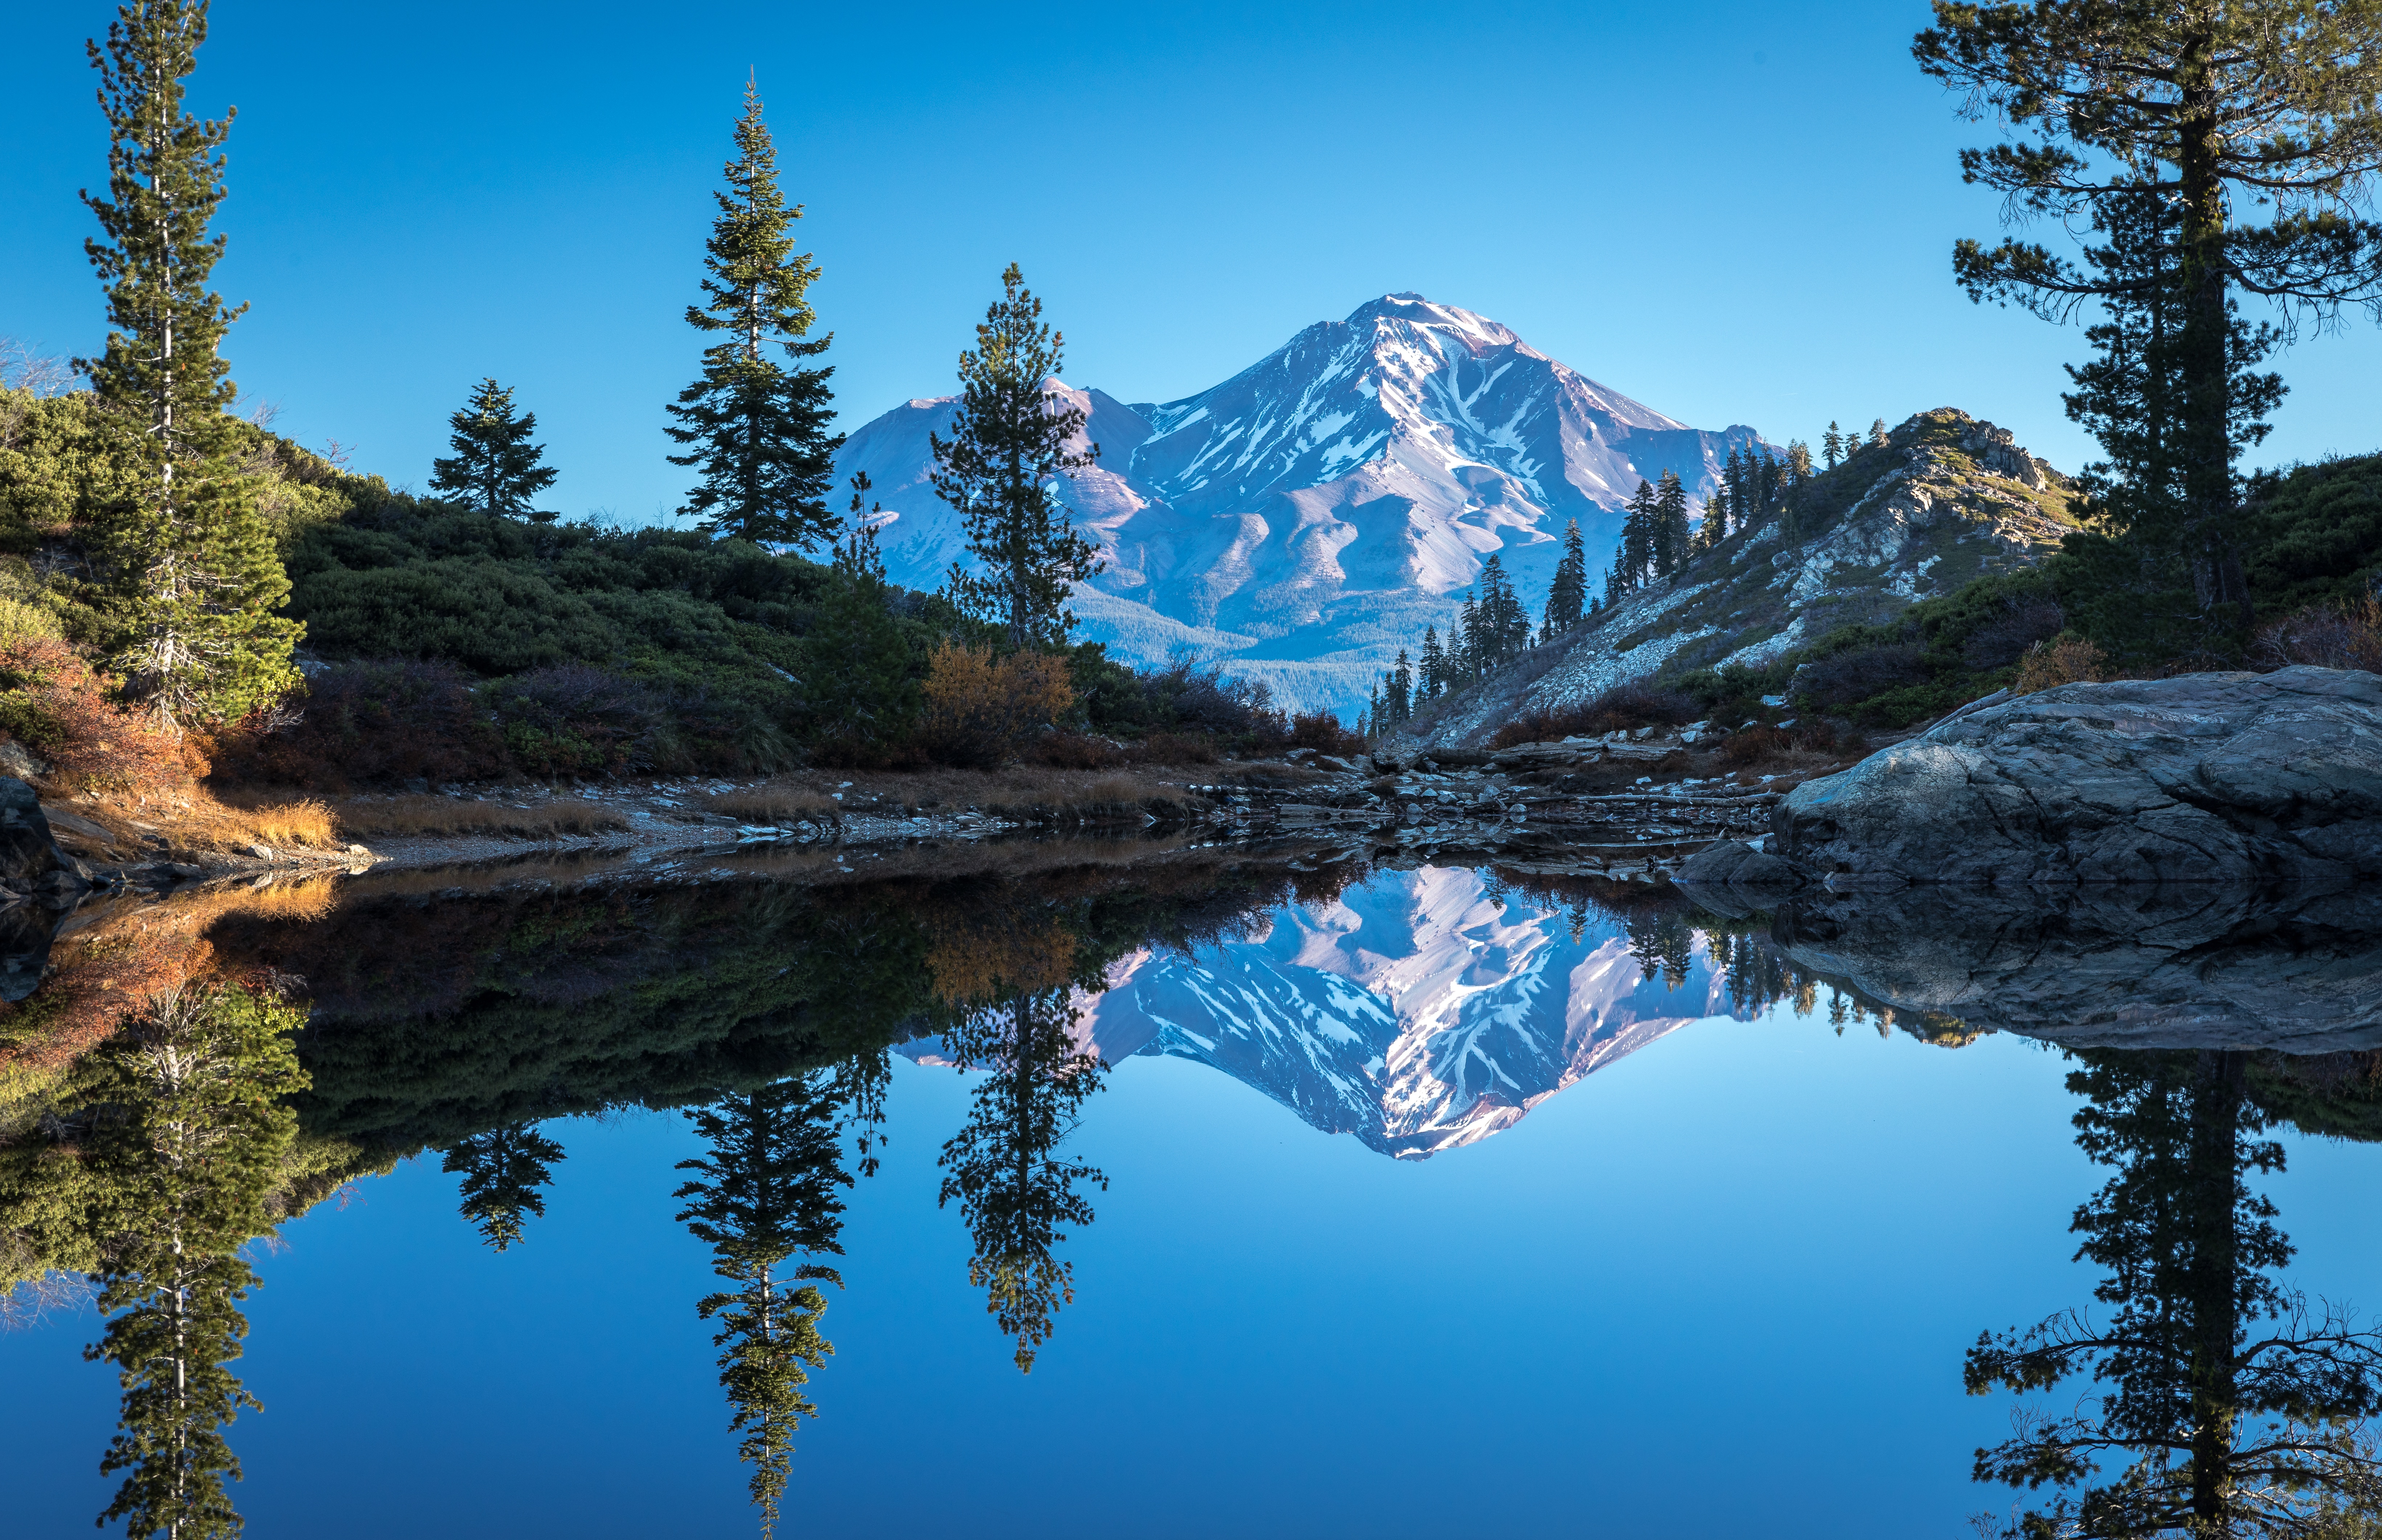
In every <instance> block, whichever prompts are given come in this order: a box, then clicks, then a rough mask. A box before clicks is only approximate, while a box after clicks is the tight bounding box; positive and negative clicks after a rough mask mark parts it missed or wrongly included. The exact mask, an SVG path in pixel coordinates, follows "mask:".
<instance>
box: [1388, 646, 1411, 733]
mask: <svg viewBox="0 0 2382 1540" xmlns="http://www.w3.org/2000/svg"><path fill="white" fill-rule="evenodd" d="M1382 684H1383V688H1382V691H1381V709H1382V710H1383V711H1385V712H1387V713H1388V715H1389V720H1390V722H1391V723H1392V725H1395V724H1397V723H1400V722H1403V721H1406V719H1407V718H1408V717H1410V716H1412V715H1413V714H1414V709H1413V708H1414V665H1413V664H1412V663H1410V662H1408V661H1407V660H1406V648H1404V647H1400V648H1398V660H1397V662H1396V663H1395V664H1394V665H1392V667H1391V669H1390V671H1389V674H1388V675H1387V677H1386V678H1384V679H1383V681H1382Z"/></svg>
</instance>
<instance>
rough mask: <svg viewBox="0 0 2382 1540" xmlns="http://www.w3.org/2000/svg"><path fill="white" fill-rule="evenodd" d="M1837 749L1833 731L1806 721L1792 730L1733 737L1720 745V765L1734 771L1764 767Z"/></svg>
mask: <svg viewBox="0 0 2382 1540" xmlns="http://www.w3.org/2000/svg"><path fill="white" fill-rule="evenodd" d="M1837 746H1838V741H1837V737H1836V728H1835V727H1834V726H1833V725H1831V724H1830V723H1828V722H1825V721H1800V722H1798V723H1797V724H1796V725H1794V726H1793V727H1750V728H1748V729H1746V730H1745V731H1744V732H1742V733H1731V734H1729V736H1728V737H1727V738H1726V739H1725V740H1724V741H1723V742H1722V744H1721V745H1720V757H1721V762H1722V763H1724V764H1726V765H1728V766H1731V767H1732V768H1735V769H1739V770H1742V769H1744V768H1746V767H1748V766H1751V765H1760V764H1768V763H1772V762H1774V761H1776V760H1777V759H1779V758H1782V757H1784V756H1787V755H1791V754H1796V753H1803V754H1825V753H1829V752H1831V751H1833V750H1834V749H1836V747H1837Z"/></svg>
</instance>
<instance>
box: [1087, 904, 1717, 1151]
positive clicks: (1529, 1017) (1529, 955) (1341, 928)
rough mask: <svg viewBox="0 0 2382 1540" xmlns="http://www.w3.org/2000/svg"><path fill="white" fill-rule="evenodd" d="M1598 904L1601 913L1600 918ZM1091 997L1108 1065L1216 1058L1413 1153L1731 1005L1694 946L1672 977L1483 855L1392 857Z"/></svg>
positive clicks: (1278, 1097)
mask: <svg viewBox="0 0 2382 1540" xmlns="http://www.w3.org/2000/svg"><path fill="white" fill-rule="evenodd" d="M1600 918H1601V917H1600ZM1111 977H1112V978H1113V979H1115V985H1114V987H1113V988H1111V990H1110V991H1109V992H1107V993H1106V994H1104V995H1102V996H1100V998H1099V1000H1098V1001H1097V1002H1095V1003H1094V1004H1092V1005H1091V1008H1090V1012H1089V1017H1090V1026H1091V1029H1092V1032H1093V1036H1094V1041H1096V1042H1097V1043H1098V1045H1099V1049H1100V1052H1101V1054H1102V1056H1103V1057H1105V1058H1106V1059H1108V1061H1109V1062H1110V1063H1111V1064H1113V1063H1115V1062H1117V1060H1119V1059H1120V1058H1122V1057H1123V1056H1124V1055H1126V1054H1128V1053H1164V1054H1171V1055H1173V1056H1175V1057H1178V1058H1186V1059H1197V1060H1198V1061H1200V1062H1201V1063H1203V1064H1209V1065H1213V1066H1215V1067H1217V1068H1218V1069H1221V1070H1222V1071H1223V1072H1224V1073H1226V1074H1227V1075H1230V1076H1232V1077H1233V1078H1234V1079H1237V1080H1242V1081H1245V1082H1246V1083H1247V1084H1249V1085H1252V1086H1255V1087H1256V1088H1258V1089H1259V1090H1262V1091H1264V1092H1265V1093H1266V1094H1267V1095H1269V1096H1271V1097H1272V1098H1273V1099H1274V1100H1275V1101H1277V1102H1281V1103H1283V1104H1284V1105H1286V1106H1289V1107H1291V1108H1293V1109H1295V1111H1296V1112H1297V1113H1298V1115H1300V1116H1301V1117H1304V1118H1306V1119H1307V1120H1308V1122H1309V1123H1312V1124H1313V1125H1315V1126H1316V1127H1319V1128H1322V1129H1324V1130H1326V1131H1327V1132H1331V1133H1353V1134H1355V1135H1356V1136H1357V1138H1358V1139H1360V1140H1363V1141H1364V1142H1365V1143H1366V1144H1368V1145H1369V1146H1371V1147H1372V1148H1373V1149H1376V1150H1380V1151H1382V1152H1385V1153H1388V1154H1394V1155H1399V1156H1406V1157H1415V1158H1420V1157H1423V1156H1427V1155H1430V1154H1434V1153H1436V1152H1439V1151H1442V1150H1446V1149H1451V1148H1453V1147H1455V1146H1456V1145H1460V1144H1469V1143H1471V1142H1472V1141H1473V1140H1479V1139H1485V1138H1486V1137H1488V1136H1489V1135H1491V1134H1493V1133H1495V1132H1497V1131H1498V1130H1499V1129H1502V1128H1505V1127H1511V1126H1512V1125H1513V1124H1515V1123H1516V1122H1517V1121H1519V1120H1520V1119H1521V1117H1522V1115H1524V1114H1525V1113H1527V1112H1529V1109H1530V1108H1531V1107H1533V1106H1535V1105H1537V1104H1538V1103H1540V1102H1541V1101H1542V1100H1544V1099H1545V1098H1547V1097H1549V1096H1552V1095H1553V1094H1554V1093H1555V1092H1556V1091H1559V1090H1563V1089H1564V1088H1565V1086H1568V1085H1570V1084H1571V1083H1572V1082H1573V1081H1575V1080H1578V1078H1581V1077H1582V1076H1584V1075H1587V1074H1589V1073H1590V1072H1591V1071H1594V1070H1597V1069H1602V1067H1604V1066H1606V1065H1609V1064H1612V1063H1613V1062H1615V1060H1617V1059H1620V1058H1622V1057H1624V1056H1626V1055H1627V1054H1629V1053H1634V1052H1636V1051H1637V1050H1638V1049H1639V1048H1642V1047H1644V1046H1645V1045H1646V1044H1647V1043H1650V1042H1651V1041H1654V1040H1655V1039H1656V1038H1659V1037H1661V1036H1663V1035H1664V1033H1666V1032H1668V1031H1670V1030H1671V1029H1673V1028H1675V1027H1678V1026H1680V1025H1682V1024H1684V1023H1686V1022H1688V1021H1693V1020H1696V1019H1697V1018H1699V1017H1702V1016H1715V1015H1721V1014H1725V1011H1726V1004H1725V1000H1724V999H1723V997H1722V989H1721V979H1720V976H1719V975H1718V974H1717V973H1716V972H1715V971H1714V970H1713V967H1711V966H1710V960H1709V959H1708V958H1707V957H1706V956H1705V955H1704V954H1703V952H1702V951H1701V948H1699V950H1698V951H1697V953H1696V954H1695V959H1694V962H1693V965H1692V966H1691V967H1690V968H1689V970H1688V976H1687V978H1686V979H1685V981H1684V982H1683V983H1682V984H1681V985H1680V986H1679V987H1677V988H1676V989H1675V988H1672V987H1671V986H1670V985H1669V984H1668V982H1667V981H1666V980H1665V979H1664V977H1663V976H1662V975H1661V974H1660V973H1657V974H1656V975H1655V976H1654V977H1653V978H1651V979H1648V978H1645V977H1644V976H1643V972H1642V969H1641V967H1640V965H1639V960H1638V959H1637V958H1636V957H1634V956H1632V955H1630V950H1629V942H1628V940H1627V937H1626V936H1624V935H1623V934H1622V933H1621V930H1620V928H1619V926H1618V925H1617V924H1614V923H1612V922H1611V921H1609V920H1607V921H1604V922H1603V923H1602V924H1600V923H1599V922H1598V920H1596V919H1591V920H1590V922H1589V925H1588V928H1586V929H1584V930H1581V932H1580V934H1579V937H1578V940H1575V939H1573V935H1572V922H1571V919H1570V918H1569V917H1567V916H1565V914H1564V913H1563V912H1562V911H1561V910H1559V909H1555V908H1552V907H1544V906H1537V905H1534V904H1533V903H1531V902H1530V901H1529V899H1527V898H1525V897H1523V896H1521V895H1518V894H1516V895H1513V896H1511V897H1509V898H1508V899H1507V901H1506V903H1505V904H1504V906H1502V907H1501V906H1499V905H1498V903H1497V902H1496V901H1495V900H1493V899H1492V898H1491V897H1490V895H1489V893H1488V891H1487V889H1486V886H1485V884H1484V883H1483V881H1482V880H1481V875H1480V873H1479V872H1474V871H1462V870H1439V869H1425V870H1422V871H1394V872H1384V873H1382V874H1381V875H1380V876H1378V877H1375V878H1374V879H1372V880H1371V881H1368V882H1366V883H1363V884H1362V885H1360V886H1357V887H1353V888H1350V889H1349V890H1348V891H1347V892H1346V893H1344V894H1342V895H1341V897H1340V898H1339V899H1338V900H1337V901H1335V902H1333V903H1330V904H1320V905H1312V906H1309V905H1303V904H1291V905H1285V906H1283V907H1282V908H1280V909H1277V910H1276V911H1274V913H1273V914H1272V915H1271V917H1270V918H1269V920H1268V921H1267V922H1266V923H1265V924H1264V925H1262V926H1260V927H1259V928H1258V929H1256V930H1253V931H1252V932H1251V933H1250V935H1249V936H1248V937H1247V939H1245V940H1241V941H1236V942H1225V943H1223V944H1222V945H1221V946H1217V947H1203V948H1201V949H1200V950H1199V951H1198V953H1197V955H1194V956H1190V957H1185V956H1184V955H1180V954H1176V953H1160V952H1144V953H1141V954H1138V955H1136V956H1134V957H1131V958H1128V959H1126V960H1125V961H1123V962H1122V963H1120V964H1119V965H1118V967H1116V969H1115V970H1114V972H1113V973H1112V974H1111Z"/></svg>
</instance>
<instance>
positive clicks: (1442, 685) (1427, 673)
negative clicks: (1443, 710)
mask: <svg viewBox="0 0 2382 1540" xmlns="http://www.w3.org/2000/svg"><path fill="white" fill-rule="evenodd" d="M1420 667H1421V671H1422V698H1423V699H1425V700H1437V699H1438V698H1439V696H1440V693H1441V692H1442V691H1443V690H1445V689H1446V688H1447V653H1446V650H1445V649H1444V648H1443V647H1441V646H1440V645H1439V628H1438V627H1437V626H1435V625H1427V626H1424V627H1423V628H1422V659H1421V664H1420Z"/></svg>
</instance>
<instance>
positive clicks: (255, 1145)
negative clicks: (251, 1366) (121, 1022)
mask: <svg viewBox="0 0 2382 1540" xmlns="http://www.w3.org/2000/svg"><path fill="white" fill-rule="evenodd" d="M302 1019H303V1018H302V1017H301V1015H300V1013H299V1012H297V1011H296V1010H294V1009H292V1008H291V1007H290V1006H289V1005H288V1004H284V1003H283V1002H282V1001H280V1000H279V999H277V998H276V997H274V996H272V995H268V994H262V993H256V992H250V991H247V990H240V989H228V988H215V989H207V988H201V987H197V986H189V987H185V988H183V989H180V990H177V991H173V992H167V993H166V994H164V995H161V996H158V997H156V998H154V999H153V1000H151V1001H150V1002H148V1003H147V1004H145V1005H144V1006H143V1007H142V1008H141V1010H139V1011H138V1012H136V1013H135V1014H134V1016H132V1018H131V1020H130V1021H129V1023H128V1026H127V1030H126V1031H125V1032H124V1033H123V1034H122V1035H121V1036H120V1037H118V1038H117V1039H115V1040H114V1041H111V1042H110V1043H109V1044H108V1045H107V1046H106V1047H105V1048H104V1049H103V1050H102V1051H101V1060H102V1062H101V1065H100V1070H99V1073H98V1075H97V1076H96V1077H94V1078H93V1079H92V1082H91V1083H90V1084H89V1086H88V1087H87V1089H86V1090H84V1091H83V1092H82V1094H83V1095H84V1096H86V1097H88V1098H89V1099H90V1101H91V1103H94V1104H96V1105H95V1107H94V1110H98V1109H100V1108H104V1110H105V1111H106V1112H107V1114H108V1115H102V1116H98V1117H95V1118H94V1119H93V1120H92V1127H93V1129H94V1138H93V1140H92V1145H91V1147H90V1148H89V1149H88V1150H87V1151H86V1152H85V1155H84V1164H85V1169H87V1170H89V1171H91V1172H92V1173H93V1174H94V1175H95V1176H97V1177H100V1178H101V1180H102V1181H103V1183H104V1190H105V1191H106V1192H107V1193H109V1195H110V1207H109V1208H108V1210H107V1211H106V1212H105V1213H104V1215H103V1217H102V1223H103V1225H104V1229H105V1231H106V1232H107V1233H108V1235H109V1239H108V1240H107V1242H106V1244H105V1246H104V1250H103V1258H104V1260H103V1263H102V1265H101V1268H100V1271H99V1273H98V1274H97V1275H96V1278H95V1281H96V1282H97V1283H98V1284H99V1286H100V1294H99V1309H100V1312H101V1313H102V1314H103V1315H104V1316H106V1317H107V1324H106V1327H105V1329H104V1331H103V1332H102V1333H101V1336H100V1339H99V1341H98V1342H96V1343H95V1344H93V1345H92V1346H91V1347H90V1348H87V1349H84V1356H85V1357H86V1358H90V1359H94V1360H104V1361H107V1362H110V1363H113V1364H115V1365H116V1368H117V1376H118V1378H119V1379H120V1380H121V1382H122V1385H123V1390H124V1408H123V1415H122V1422H121V1424H120V1429H121V1431H119V1432H118V1433H117V1436H116V1438H115V1440H114V1441H113V1442H112V1443H110V1444H109V1446H108V1448H107V1454H106V1456H105V1458H104V1459H103V1460H101V1462H100V1470H101V1472H103V1473H106V1474H113V1473H115V1472H119V1471H121V1472H126V1474H125V1479H124V1484H123V1485H122V1486H121V1487H119V1488H118V1489H117V1494H116V1498H115V1500H114V1501H113V1502H111V1503H110V1504H109V1505H108V1507H107V1511H106V1512H105V1513H104V1514H103V1515H102V1516H101V1520H100V1522H102V1523H105V1522H108V1521H109V1520H112V1519H122V1520H124V1521H125V1528H126V1531H127V1533H128V1534H136V1535H149V1534H161V1533H162V1534H171V1535H176V1536H188V1537H192V1540H196V1537H199V1536H229V1535H236V1534H239V1528H240V1520H239V1514H238V1513H237V1512H236V1511H234V1509H233V1508H232V1506H231V1499H230V1497H229V1496H228V1494H227V1493H226V1491H225V1489H224V1483H225V1481H226V1479H227V1478H228V1479H230V1480H233V1481H237V1480H239V1460H238V1459H237V1458H236V1457H235V1456H234V1455H233V1454H232V1452H231V1446H230V1444H229V1442H228V1441H227V1439H226V1438H225V1437H224V1434H223V1429H224V1427H225V1425H226V1424H227V1423H230V1422H231V1421H232V1420H233V1419H234V1418H236V1417H238V1416H239V1413H240V1412H241V1411H244V1410H245V1411H257V1410H261V1407H260V1404H259V1403H258V1401H257V1399H256V1398H255V1397H253V1396H252V1395H250V1394H249V1392H248V1391H247V1389H246V1388H245V1387H243V1386H241V1384H240V1382H239V1378H238V1377H237V1376H236V1375H234V1374H232V1372H231V1369H230V1364H231V1363H232V1362H233V1361H235V1360H237V1359H238V1358H239V1356H240V1342H241V1339H242V1338H243V1337H246V1336H247V1335H248V1321H247V1318H246V1317H245V1316H244V1315H243V1314H242V1313H241V1312H240V1309H239V1306H240V1303H241V1301H242V1300H245V1299H246V1298H247V1295H248V1291H249V1290H250V1289H252V1288H254V1287H256V1283H257V1278H256V1273H255V1270H254V1269H252V1267H250V1266H249V1264H248V1262H247V1261H246V1259H244V1258H243V1257H241V1256H240V1254H239V1247H240V1246H241V1245H242V1244H243V1243H245V1242H246V1241H248V1240H249V1239H250V1238H252V1237H255V1236H259V1235H263V1234H264V1233H266V1232H267V1231H269V1230H270V1229H271V1228H272V1223H271V1220H270V1217H269V1216H268V1214H266V1211H265V1199H266V1196H267V1195H268V1194H269V1193H270V1192H271V1191H272V1190H273V1189H274V1188H275V1186H276V1185H277V1184H278V1183H279V1181H280V1180H281V1179H282V1175H283V1163H284V1160H285V1157H286V1156H287V1155H288V1153H289V1146H290V1142H291V1141H292V1140H294V1139H295V1138H296V1135H297V1131H298V1119H297V1115H295V1114H294V1113H292V1112H291V1111H290V1110H289V1107H288V1105H287V1104H286V1100H285V1099H286V1098H287V1097H289V1095H290V1094H292V1093H294V1092H296V1091H299V1090H304V1089H305V1087H306V1084H307V1078H306V1075H305V1072H304V1071H303V1070H301V1069H300V1068H299V1067H298V1057H297V1054H296V1053H295V1052H294V1051H293V1050H292V1049H291V1047H290V1043H289V1033H290V1032H291V1031H292V1030H294V1029H296V1028H297V1027H298V1026H299V1025H300V1024H301V1021H302Z"/></svg>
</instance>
